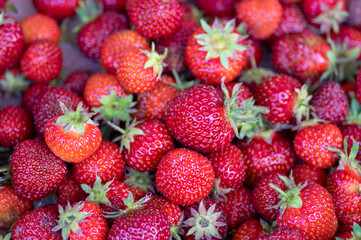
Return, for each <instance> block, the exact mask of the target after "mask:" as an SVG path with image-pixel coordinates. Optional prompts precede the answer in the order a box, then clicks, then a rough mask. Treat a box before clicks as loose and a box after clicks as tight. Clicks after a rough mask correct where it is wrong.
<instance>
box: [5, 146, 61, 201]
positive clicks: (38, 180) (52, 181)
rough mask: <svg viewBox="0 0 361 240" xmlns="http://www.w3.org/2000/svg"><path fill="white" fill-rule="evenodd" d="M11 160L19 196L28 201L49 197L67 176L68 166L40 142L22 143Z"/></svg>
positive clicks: (14, 182)
mask: <svg viewBox="0 0 361 240" xmlns="http://www.w3.org/2000/svg"><path fill="white" fill-rule="evenodd" d="M10 161H11V171H12V173H11V176H12V182H13V187H14V190H15V193H16V194H18V195H19V196H21V197H23V198H25V199H29V200H33V201H34V200H40V199H42V198H44V197H46V196H48V195H49V194H50V193H51V192H52V191H53V190H55V189H56V188H57V186H58V185H59V184H60V182H61V181H62V180H63V178H64V177H65V173H66V166H65V163H64V162H63V161H62V160H61V159H60V158H59V157H57V156H56V155H55V154H54V153H52V152H51V150H50V149H49V148H48V147H47V146H46V144H45V142H44V141H43V140H40V139H36V140H24V141H22V142H21V143H20V144H19V145H17V147H16V148H15V150H14V153H13V155H12V156H11V159H10Z"/></svg>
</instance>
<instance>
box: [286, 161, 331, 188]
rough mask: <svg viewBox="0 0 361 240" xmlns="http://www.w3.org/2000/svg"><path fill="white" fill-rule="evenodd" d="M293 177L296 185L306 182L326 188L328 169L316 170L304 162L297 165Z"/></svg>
mask: <svg viewBox="0 0 361 240" xmlns="http://www.w3.org/2000/svg"><path fill="white" fill-rule="evenodd" d="M292 171H293V177H294V179H295V183H296V184H299V183H304V182H306V181H313V182H315V183H318V184H320V185H322V186H326V181H327V171H326V169H321V168H316V167H314V166H312V165H311V164H309V163H306V162H302V163H300V164H297V165H296V166H295V167H294V168H293V169H292Z"/></svg>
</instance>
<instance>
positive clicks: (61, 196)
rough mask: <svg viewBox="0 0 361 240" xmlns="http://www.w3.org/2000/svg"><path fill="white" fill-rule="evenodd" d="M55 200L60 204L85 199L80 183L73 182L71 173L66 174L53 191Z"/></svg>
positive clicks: (63, 204)
mask: <svg viewBox="0 0 361 240" xmlns="http://www.w3.org/2000/svg"><path fill="white" fill-rule="evenodd" d="M55 194H56V201H57V203H59V204H61V205H62V206H66V204H67V203H68V202H69V203H74V202H79V201H83V200H85V198H86V197H87V195H86V193H85V192H84V191H83V190H82V189H81V187H80V185H79V184H77V183H76V182H75V179H74V176H73V175H72V174H71V173H68V174H66V176H65V177H64V179H63V181H62V182H61V183H60V184H59V186H58V187H57V188H56V191H55Z"/></svg>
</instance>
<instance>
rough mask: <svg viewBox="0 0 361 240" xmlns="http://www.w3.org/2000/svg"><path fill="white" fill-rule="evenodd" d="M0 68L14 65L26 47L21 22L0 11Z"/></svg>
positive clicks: (3, 68)
mask: <svg viewBox="0 0 361 240" xmlns="http://www.w3.org/2000/svg"><path fill="white" fill-rule="evenodd" d="M0 39H1V42H0V70H5V69H6V68H10V67H12V66H14V65H15V64H16V63H17V61H18V60H19V59H20V56H21V54H22V53H23V48H24V45H25V43H24V36H23V32H22V31H21V28H20V24H19V23H18V22H17V21H16V20H15V19H14V18H12V17H7V16H4V13H3V12H0Z"/></svg>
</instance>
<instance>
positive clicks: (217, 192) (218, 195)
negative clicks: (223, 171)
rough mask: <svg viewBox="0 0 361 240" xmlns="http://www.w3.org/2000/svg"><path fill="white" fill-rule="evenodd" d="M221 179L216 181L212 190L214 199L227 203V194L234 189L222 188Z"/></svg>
mask: <svg viewBox="0 0 361 240" xmlns="http://www.w3.org/2000/svg"><path fill="white" fill-rule="evenodd" d="M220 184H221V179H219V178H216V179H214V183H213V188H212V198H214V199H216V200H218V201H226V200H227V196H226V195H227V193H230V192H231V191H233V190H234V189H233V188H223V187H221V186H220Z"/></svg>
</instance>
